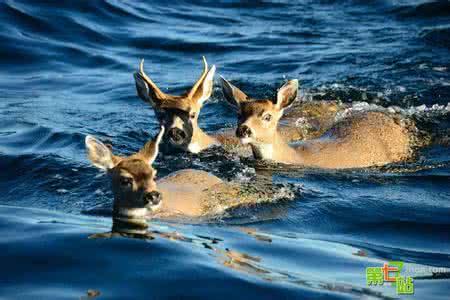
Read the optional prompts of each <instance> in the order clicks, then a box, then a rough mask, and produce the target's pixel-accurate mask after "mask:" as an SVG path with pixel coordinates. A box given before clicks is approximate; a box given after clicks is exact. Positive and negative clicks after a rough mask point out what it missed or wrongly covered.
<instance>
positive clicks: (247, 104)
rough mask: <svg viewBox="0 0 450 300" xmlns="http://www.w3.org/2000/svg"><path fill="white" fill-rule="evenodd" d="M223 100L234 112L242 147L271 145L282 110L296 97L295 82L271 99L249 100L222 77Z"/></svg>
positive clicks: (237, 133)
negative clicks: (235, 111)
mask: <svg viewBox="0 0 450 300" xmlns="http://www.w3.org/2000/svg"><path fill="white" fill-rule="evenodd" d="M221 81H222V91H223V94H224V97H225V99H226V100H227V101H228V102H229V103H230V104H231V105H232V106H233V107H235V108H236V109H237V112H238V127H237V129H236V136H237V137H238V138H240V140H241V143H243V144H271V143H273V142H274V137H275V133H276V130H277V125H278V121H279V120H280V118H281V117H282V115H283V110H284V109H285V108H286V107H288V106H289V105H291V104H292V102H294V100H295V99H296V98H297V91H298V80H290V81H288V82H287V83H286V84H285V85H283V86H282V87H281V88H280V89H279V90H278V93H277V99H275V100H252V99H250V98H249V97H248V96H247V95H246V94H244V92H242V91H241V90H239V89H238V88H237V87H235V86H234V85H232V84H231V83H229V82H228V81H227V80H225V79H224V78H221Z"/></svg>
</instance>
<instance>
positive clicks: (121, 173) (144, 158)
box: [85, 127, 164, 217]
mask: <svg viewBox="0 0 450 300" xmlns="http://www.w3.org/2000/svg"><path fill="white" fill-rule="evenodd" d="M163 134H164V127H162V128H161V131H160V133H159V134H158V136H157V137H156V139H155V140H154V141H149V142H147V143H146V144H145V146H144V147H143V148H142V149H141V150H140V151H139V152H137V153H135V154H133V155H131V156H129V157H120V156H116V155H114V154H113V153H112V151H111V147H110V146H107V145H105V144H103V143H102V142H100V141H99V140H97V139H95V138H94V137H92V136H87V137H86V141H85V143H86V149H87V152H88V157H89V159H90V160H91V162H92V164H93V165H94V166H96V167H98V168H99V169H102V170H105V171H107V172H108V175H109V176H110V178H111V183H112V190H113V194H114V214H115V215H124V216H126V217H142V216H145V215H146V214H147V213H148V212H152V211H155V210H157V209H158V208H159V207H160V206H161V201H162V199H161V194H160V192H159V191H158V189H157V186H156V183H155V175H156V170H154V169H153V168H152V166H151V164H152V163H153V162H154V160H155V159H156V156H157V155H158V146H159V143H160V141H161V138H162V136H163Z"/></svg>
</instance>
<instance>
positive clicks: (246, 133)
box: [236, 124, 253, 139]
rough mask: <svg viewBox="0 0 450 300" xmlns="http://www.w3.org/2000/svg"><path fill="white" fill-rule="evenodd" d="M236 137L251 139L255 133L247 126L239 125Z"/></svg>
mask: <svg viewBox="0 0 450 300" xmlns="http://www.w3.org/2000/svg"><path fill="white" fill-rule="evenodd" d="M236 136H237V137H238V138H240V139H245V138H250V137H252V136H253V131H252V130H251V129H250V127H248V126H247V125H245V124H243V125H239V127H238V128H237V129H236Z"/></svg>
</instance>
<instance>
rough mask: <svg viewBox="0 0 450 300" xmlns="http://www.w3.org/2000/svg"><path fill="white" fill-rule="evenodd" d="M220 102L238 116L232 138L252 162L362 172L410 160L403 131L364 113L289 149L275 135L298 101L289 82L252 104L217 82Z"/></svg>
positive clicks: (225, 83)
mask: <svg viewBox="0 0 450 300" xmlns="http://www.w3.org/2000/svg"><path fill="white" fill-rule="evenodd" d="M221 83H222V91H223V94H224V97H225V99H226V100H227V101H228V102H229V103H230V104H232V105H233V106H234V107H235V108H236V109H237V111H238V128H237V130H236V136H237V137H238V138H239V139H240V141H241V142H242V143H243V144H250V146H251V148H252V152H253V155H254V157H255V158H256V159H264V160H272V161H275V162H281V163H286V164H298V165H303V166H311V167H318V168H332V169H341V168H363V167H369V166H380V165H385V164H388V163H392V162H398V161H401V160H404V159H406V158H409V157H410V156H411V146H410V144H411V140H410V134H409V132H408V130H407V129H406V128H405V127H404V126H401V125H400V124H398V122H396V120H395V119H394V118H393V117H392V116H390V115H388V114H385V113H381V112H366V113H363V114H360V115H353V116H350V117H348V118H346V119H344V120H342V121H339V122H336V123H335V124H334V125H333V126H331V128H330V129H329V130H328V131H326V132H325V133H324V134H323V135H322V136H321V137H319V138H316V139H312V140H308V141H303V142H301V143H298V144H297V145H289V144H288V142H287V141H286V139H285V138H284V137H283V136H282V135H280V133H279V132H278V130H277V125H278V121H279V120H280V118H281V117H282V115H283V111H284V110H285V109H286V108H287V107H289V106H290V105H291V104H292V103H293V102H294V100H295V99H296V98H297V92H298V80H290V81H288V82H287V83H286V84H284V85H283V86H282V87H281V88H280V89H279V90H278V93H277V96H276V99H265V100H253V99H251V98H249V97H248V96H247V95H246V94H245V93H244V92H242V91H241V90H240V89H238V88H237V87H235V86H234V85H232V84H231V83H230V82H228V81H227V80H225V79H224V78H221Z"/></svg>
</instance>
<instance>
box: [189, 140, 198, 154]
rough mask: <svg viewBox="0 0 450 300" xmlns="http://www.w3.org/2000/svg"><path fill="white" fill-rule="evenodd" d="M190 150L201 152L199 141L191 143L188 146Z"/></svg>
mask: <svg viewBox="0 0 450 300" xmlns="http://www.w3.org/2000/svg"><path fill="white" fill-rule="evenodd" d="M187 148H188V150H189V152H191V153H196V154H197V153H199V152H200V150H201V149H200V146H199V145H198V144H197V143H190V144H189V146H188V147H187Z"/></svg>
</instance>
